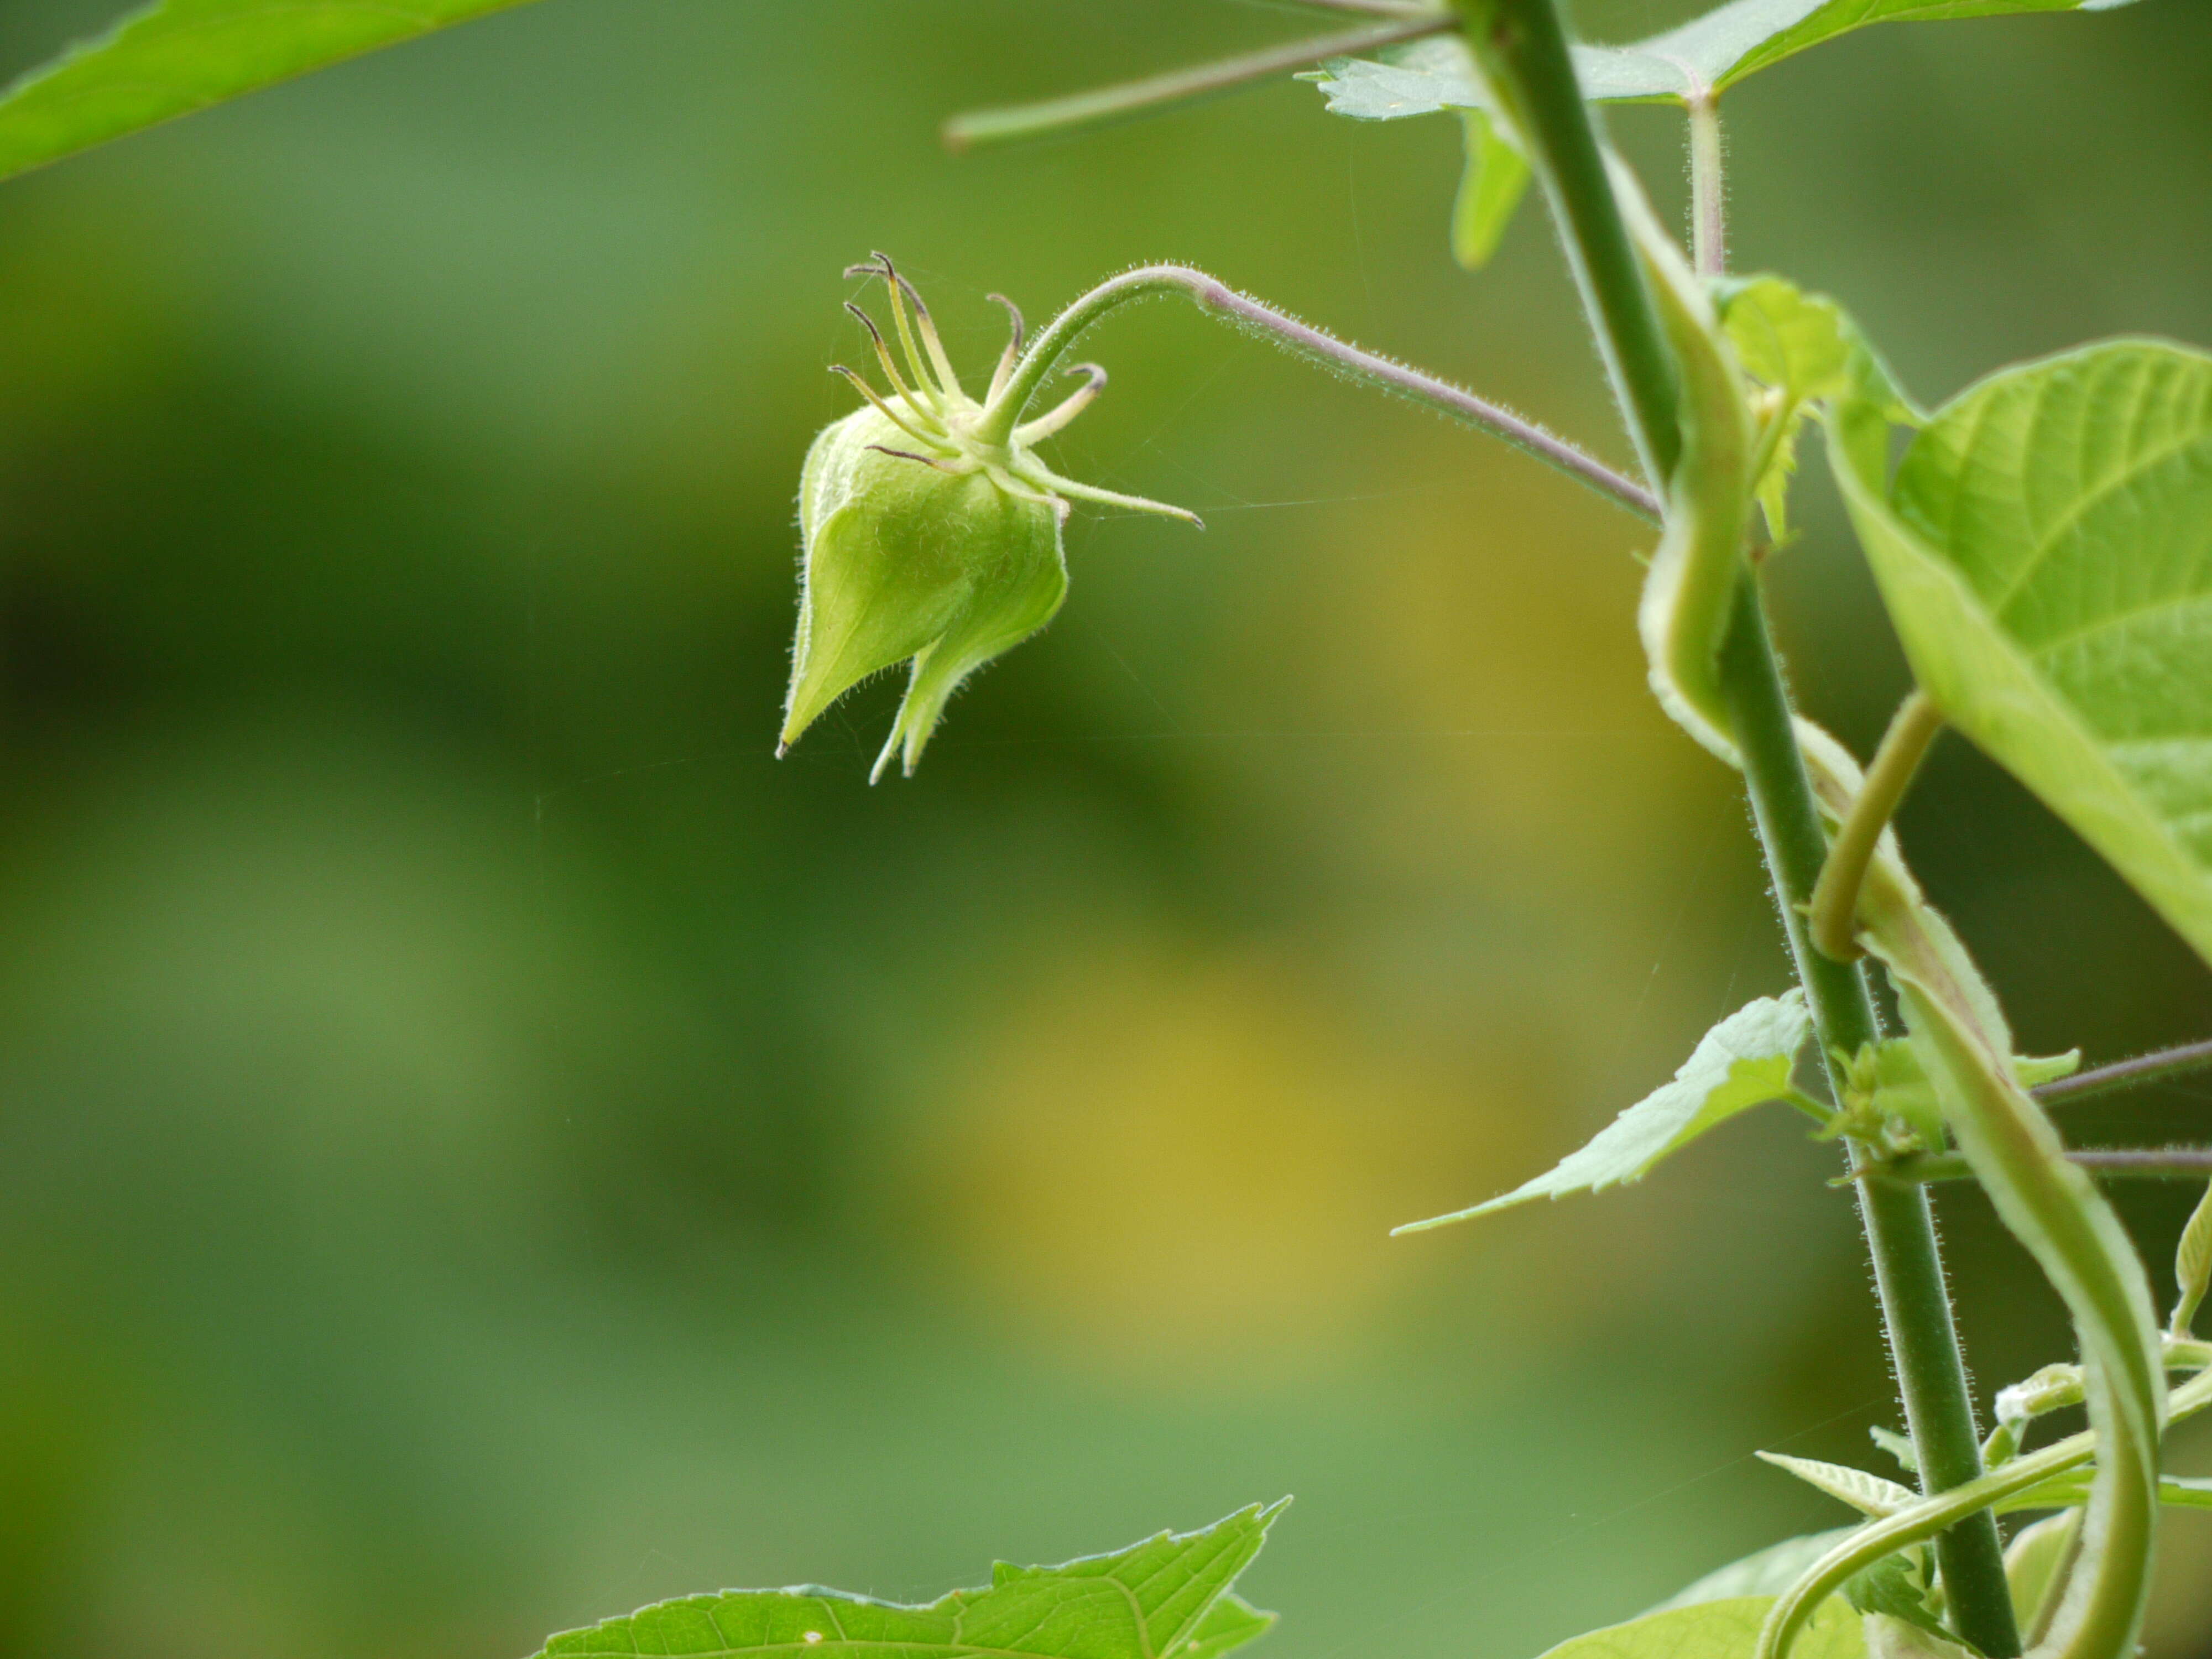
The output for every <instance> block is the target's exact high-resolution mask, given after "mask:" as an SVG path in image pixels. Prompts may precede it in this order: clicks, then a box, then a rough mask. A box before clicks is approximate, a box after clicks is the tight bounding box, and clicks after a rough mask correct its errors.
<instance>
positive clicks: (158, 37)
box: [0, 0, 520, 179]
mask: <svg viewBox="0 0 2212 1659" xmlns="http://www.w3.org/2000/svg"><path fill="white" fill-rule="evenodd" d="M519 3H520V0H404V3H399V4H395V3H392V0H159V3H156V4H154V5H150V6H148V7H146V8H145V9H143V10H141V11H135V12H132V13H131V14H130V15H127V16H125V18H124V19H123V20H122V21H120V22H118V23H117V24H116V25H115V26H114V27H112V29H110V30H109V31H108V32H107V33H105V34H102V35H100V36H97V37H95V38H94V39H92V40H84V41H81V42H79V43H78V44H77V45H76V46H72V47H70V49H69V50H68V51H67V52H64V53H63V54H62V55H61V56H60V57H59V58H56V59H55V60H54V61H53V62H52V63H51V64H46V66H45V67H44V68H41V69H37V70H32V71H31V72H30V73H29V74H28V75H26V76H23V77H22V78H21V79H20V80H18V81H17V82H15V84H14V85H13V86H11V87H9V88H8V89H7V90H6V91H5V92H4V93H0V179H9V178H13V177H14V176H15V174H17V173H27V172H28V171H29V170H30V169H31V168H33V167H44V166H45V165H46V163H47V162H49V161H59V160H60V159H61V158H62V157H64V155H74V154H75V153H76V151H78V150H81V149H90V148H91V147H92V146H93V145H94V144H99V143H106V141H107V140H108V139H110V138H120V137H123V136H124V135H125V133H130V132H136V131H138V130H139V129H140V128H141V127H150V126H153V125H155V124H156V123H157V122H161V121H167V120H169V119H171V118H173V117H176V116H179V115H189V114H191V112H193V111H195V110H201V109H205V108H207V107H208V106H210V105H211V104H220V103H222V102H223V101H224V100H226V99H230V98H236V97H238V96H239V95H240V94H243V93H248V92H255V91H258V90H259V89H260V88H263V87H266V86H270V85H273V84H274V83H275V82H279V81H287V80H289V79H290V78H291V77H292V76H295V75H305V74H307V72H308V71H309V70H319V69H323V68H326V67H327V66H329V65H330V64H336V63H339V62H342V61H343V60H344V59H346V58H355V57H358V56H359V55H360V54H362V52H374V51H375V50H376V49H377V48H378V47H379V46H397V45H398V43H399V42H401V41H403V40H414V39H415V38H416V36H417V35H422V34H428V33H430V32H431V31H433V30H434V29H441V28H444V27H447V26H448V25H449V24H453V23H464V22H466V21H469V20H470V19H471V18H472V17H481V16H483V15H485V14H486V13H488V12H495V11H499V10H501V9H505V8H506V7H508V6H512V5H516V4H519Z"/></svg>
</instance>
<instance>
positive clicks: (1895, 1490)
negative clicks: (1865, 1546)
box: [1758, 1451, 1920, 1612]
mask: <svg viewBox="0 0 2212 1659" xmlns="http://www.w3.org/2000/svg"><path fill="white" fill-rule="evenodd" d="M1758 1456H1759V1461H1760V1462H1763V1463H1771V1464H1773V1465H1774V1467H1775V1468H1778V1469H1784V1470H1786V1471H1788V1472H1789V1473H1790V1474H1794V1475H1796V1477H1797V1478H1798V1479H1799V1480H1802V1481H1804V1482H1806V1483H1807V1484H1808V1485H1809V1486H1818V1487H1819V1488H1820V1490H1821V1491H1822V1492H1826V1493H1827V1494H1828V1496H1829V1497H1831V1498H1839V1499H1841V1500H1842V1501H1843V1502H1844V1503H1846V1504H1850V1506H1851V1507H1852V1508H1853V1509H1855V1510H1857V1511H1858V1512H1859V1513H1860V1514H1861V1515H1866V1516H1873V1517H1874V1519H1875V1520H1877V1521H1879V1520H1881V1519H1882V1518H1883V1517H1884V1516H1891V1515H1894V1514H1896V1513H1897V1512H1898V1510H1901V1509H1904V1508H1905V1506H1906V1505H1908V1504H1912V1503H1914V1502H1916V1501H1917V1499H1918V1498H1919V1496H1920V1494H1919V1493H1918V1492H1915V1491H1913V1490H1912V1488H1911V1487H1910V1486H1899V1485H1898V1484H1897V1482H1896V1481H1894V1480H1884V1479H1883V1478H1882V1477H1881V1476H1880V1475H1878V1474H1868V1473H1867V1471H1866V1470H1864V1469H1855V1468H1851V1467H1850V1465H1849V1464H1847V1463H1820V1462H1814V1460H1813V1459H1811V1458H1809V1457H1784V1455H1782V1454H1781V1453H1779V1452H1764V1451H1763V1452H1760V1453H1759V1454H1758ZM1861 1611H1862V1612H1864V1611H1867V1609H1864V1608H1862V1609H1861ZM1881 1611H1884V1612H1887V1611H1889V1609H1887V1608H1883V1609H1881Z"/></svg>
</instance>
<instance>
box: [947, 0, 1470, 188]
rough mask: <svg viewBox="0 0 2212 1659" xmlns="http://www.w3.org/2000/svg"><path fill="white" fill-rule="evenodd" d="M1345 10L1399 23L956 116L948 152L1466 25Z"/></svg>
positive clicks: (1063, 128) (1444, 16)
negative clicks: (1112, 84) (1379, 16)
mask: <svg viewBox="0 0 2212 1659" xmlns="http://www.w3.org/2000/svg"><path fill="white" fill-rule="evenodd" d="M1342 9H1346V10H1357V11H1361V12H1370V11H1371V12H1373V13H1375V14H1376V15H1381V16H1386V17H1389V18H1392V19H1394V20H1395V21H1391V22H1388V23H1370V24H1369V25H1367V26H1366V27H1364V28H1357V29H1346V30H1344V31H1342V32H1341V33H1336V34H1323V35H1316V36H1313V37H1310V38H1309V39H1307V40H1293V41H1291V42H1289V43H1287V44H1286V45H1284V46H1269V47H1267V48H1265V49H1264V50H1262V51H1260V52H1244V53H1243V54H1241V55H1239V56H1237V57H1235V58H1221V59H1218V61H1216V62H1214V63H1211V64H1198V65H1196V66H1194V67H1193V68H1190V69H1180V70H1169V71H1168V72H1167V73H1166V74H1164V75H1153V76H1146V78H1144V79H1143V80H1141V81H1125V82H1120V83H1118V84H1116V85H1114V86H1110V87H1094V88H1091V90H1090V91H1088V92H1078V93H1072V94H1069V95H1068V96H1066V97H1064V98H1048V99H1046V100H1043V101H1042V102H1039V103H1034V104H1016V105H1013V106H1010V107H1007V108H1005V109H987V110H975V111H971V112H969V113H967V114H965V115H956V116H954V117H953V118H951V120H949V121H947V122H946V123H945V126H944V129H943V131H942V134H941V136H942V137H943V138H944V141H945V148H946V149H949V150H951V151H952V152H953V154H955V155H966V154H967V153H968V152H969V151H970V150H974V149H982V148H984V147H985V146H987V145H991V144H1011V143H1019V142H1020V141H1022V140H1023V139H1025V138H1042V137H1047V136H1048V135H1050V134H1054V133H1063V132H1072V131H1076V130H1078V129H1079V128H1082V127H1094V126H1102V125H1106V124H1107V123H1109V122H1113V121H1126V120H1128V119H1130V118H1133V117H1135V116H1139V115H1143V114H1146V113H1148V112H1152V111H1154V110H1160V109H1165V108H1167V107H1169V106H1172V105H1176V104H1188V103H1191V102H1194V101H1195V100H1198V99H1201V98H1211V97H1213V96H1215V95H1216V94H1220V93H1225V92H1233V91H1234V90H1236V89H1237V88H1239V87H1243V86H1249V85H1250V84H1251V83H1252V82H1255V81H1266V80H1271V79H1273V77H1274V76H1278V75H1288V74H1290V73H1291V72H1292V71H1293V70H1302V69H1310V68H1311V67H1312V66H1313V65H1314V64H1320V63H1325V62H1327V61H1328V59H1329V58H1357V57H1358V56H1360V55H1361V54H1362V53H1364V52H1375V51H1378V50H1380V49H1381V48H1382V47H1384V46H1398V45H1401V43H1403V42H1405V41H1407V40H1424V39H1425V38H1426V37H1428V36H1429V35H1431V34H1447V33H1450V32H1451V31H1452V30H1454V29H1455V28H1457V27H1459V20H1458V19H1457V18H1455V17H1454V16H1453V15H1451V14H1450V13H1449V12H1433V11H1429V10H1427V9H1421V10H1419V11H1409V10H1407V9H1402V8H1399V7H1395V6H1389V7H1383V6H1350V7H1345V8H1342Z"/></svg>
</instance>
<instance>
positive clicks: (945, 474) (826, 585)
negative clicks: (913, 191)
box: [776, 255, 1197, 781]
mask: <svg viewBox="0 0 2212 1659" xmlns="http://www.w3.org/2000/svg"><path fill="white" fill-rule="evenodd" d="M877 257H878V261H879V263H878V264H874V265H866V266H859V267H856V268H855V270H854V272H853V273H848V274H861V273H865V274H867V275H872V276H882V277H884V279H885V280H886V282H887V283H888V284H889V286H890V295H891V309H892V314H893V316H894V318H895V319H896V323H897V329H898V336H899V343H900V344H901V346H902V349H903V355H904V357H905V361H906V367H907V369H908V373H909V374H911V376H912V380H911V382H909V380H908V377H907V376H906V375H902V374H900V372H899V368H898V365H897V363H896V362H895V361H894V360H893V358H892V356H891V352H890V347H889V346H888V345H887V344H886V343H885V342H884V338H883V336H882V334H881V333H880V332H879V331H878V330H877V328H876V326H875V325H874V324H873V322H872V321H871V320H870V319H868V316H867V314H866V313H865V312H863V311H861V310H860V308H859V307H848V309H849V310H851V311H852V312H853V313H854V315H855V316H856V317H858V318H859V319H860V321H861V323H862V325H864V326H865V327H866V329H867V331H868V334H869V337H870V338H871V339H872V341H873V342H874V344H875V348H876V356H877V359H878V362H880V363H881V365H882V367H883V369H884V374H885V376H886V377H887V378H888V379H889V380H890V384H891V387H892V394H891V396H890V397H889V398H884V397H881V396H879V395H878V393H877V392H875V391H874V389H873V388H872V387H871V386H868V384H867V383H866V381H865V380H861V378H860V376H859V375H857V374H854V373H853V372H852V371H851V370H850V369H848V368H842V366H841V367H839V368H836V369H835V370H834V372H835V373H837V374H843V375H844V376H845V377H846V378H847V379H848V380H851V381H852V382H853V383H854V386H857V387H858V388H859V389H860V392H861V394H862V395H863V396H864V397H865V398H866V399H867V406H866V407H864V408H861V409H857V410H854V411H853V413H851V414H850V415H848V416H845V417H844V418H843V419H842V420H840V421H837V422H834V423H833V424H832V425H830V426H829V428H827V429H826V430H825V431H823V433H822V435H820V436H819V437H817V438H816V439H815V441H814V445H813V447H812V448H811V449H810V450H809V451H808V452H807V455H806V465H805V470H804V471H803V472H802V473H801V475H800V478H799V541H800V545H801V549H802V554H803V558H802V565H801V569H800V576H799V635H798V639H797V641H796V643H795V645H794V646H793V652H792V665H791V691H790V695H789V696H788V697H787V700H786V702H785V708H784V724H783V735H782V739H781V743H780V744H779V746H778V748H777V750H776V752H777V753H778V754H781V753H782V752H783V751H784V750H785V749H787V748H788V747H789V746H790V745H791V744H793V743H794V742H796V741H797V740H798V738H799V734H800V733H801V732H804V731H805V729H806V728H807V727H808V726H811V725H812V724H813V722H814V721H815V720H817V718H818V717H819V716H820V715H821V714H822V713H823V711H824V710H825V709H827V708H829V706H830V705H831V704H832V703H834V702H836V701H837V699H838V698H839V697H841V696H843V695H844V694H845V693H846V692H847V691H848V690H851V689H852V688H853V687H854V685H857V684H859V683H860V681H862V680H864V679H866V678H868V677H869V676H870V675H871V674H875V673H878V672H880V671H883V670H884V669H886V668H890V667H892V666H894V665H896V664H899V663H902V662H908V661H911V663H912V665H913V666H912V670H911V672H910V675H909V678H908V683H907V691H906V696H905V698H904V700H903V701H902V702H901V703H900V704H899V711H898V718H897V719H896V721H895V722H894V723H893V725H892V727H891V734H890V741H888V742H887V743H886V744H884V750H883V753H882V755H881V756H880V757H878V759H877V761H876V765H875V770H874V772H873V773H872V775H871V781H873V779H874V778H877V777H880V776H882V775H883V772H884V768H885V767H886V766H888V765H889V764H890V761H891V757H892V756H894V755H898V756H900V757H901V758H902V764H903V766H904V768H905V770H906V771H907V773H908V775H912V774H913V771H914V769H915V763H916V762H917V761H919V760H920V759H921V751H922V749H923V747H924V746H925V745H926V744H927V743H928V742H929V738H930V734H931V733H932V732H934V731H935V730H936V728H937V723H938V721H939V720H940V719H941V718H942V717H943V715H944V713H945V702H946V701H947V699H949V698H950V697H951V695H952V693H953V692H954V691H955V690H957V689H958V687H959V684H960V683H961V681H962V680H963V679H965V678H967V677H968V676H969V674H971V673H973V672H974V671H975V670H976V669H978V668H981V666H982V665H984V664H985V663H987V662H989V661H990V660H991V659H993V658H994V657H997V656H1000V655H1001V654H1002V653H1005V652H1006V651H1008V650H1011V649H1012V647H1015V646H1017V645H1018V644H1020V643H1021V642H1022V641H1024V640H1025V639H1027V638H1028V637H1029V636H1030V635H1032V634H1034V633H1036V631H1037V630H1038V629H1041V628H1042V627H1043V626H1044V625H1045V624H1046V623H1048V622H1050V621H1051V620H1052V618H1053V616H1054V613H1055V612H1056V611H1059V609H1060V601H1061V600H1062V599H1064V598H1066V593H1067V563H1066V556H1065V554H1064V552H1063V550H1062V548H1061V544H1060V526H1061V525H1062V524H1063V523H1065V522H1066V518H1067V513H1068V508H1069V502H1070V501H1071V500H1078V501H1096V502H1100V503H1103V504H1104V505H1108V506H1114V507H1132V508H1135V509H1137V510H1139V511H1143V512H1151V513H1166V514H1169V515H1170V516H1172V517H1176V518H1181V519H1185V520H1189V521H1190V522H1191V523H1194V524H1195V523H1196V522H1197V519H1196V518H1195V516H1194V515H1193V514H1191V513H1185V512H1183V511H1182V509H1181V508H1179V507H1166V506H1164V505H1162V504H1161V503H1159V502H1157V501H1145V500H1142V499H1140V498H1139V497H1136V496H1130V495H1117V494H1115V493H1114V492H1112V491H1109V490H1103V489H1092V488H1091V487H1090V486H1088V485H1085V484H1079V483H1074V482H1073V480H1070V479H1066V478H1062V477H1059V476H1058V475H1057V474H1055V473H1054V472H1053V471H1050V470H1049V469H1048V468H1047V467H1046V466H1045V465H1044V464H1043V463H1042V461H1040V460H1039V459H1037V457H1036V453H1035V450H1034V448H1033V446H1034V445H1035V444H1036V443H1037V442H1039V441H1042V439H1043V438H1045V437H1048V436H1049V435H1051V434H1053V433H1054V432H1057V431H1059V430H1060V428H1061V427H1063V426H1065V425H1066V424H1067V422H1069V421H1071V420H1073V419H1074V417H1075V416H1076V415H1078V414H1079V413H1080V412H1081V410H1083V408H1084V406H1085V404H1088V403H1089V402H1090V401H1091V398H1094V397H1096V396H1097V393H1098V390H1099V388H1100V387H1101V386H1103V385H1104V384H1105V380H1106V375H1105V372H1104V371H1103V369H1100V368H1096V367H1095V366H1091V365H1085V366H1083V368H1081V369H1080V370H1079V372H1080V373H1083V374H1085V375H1086V376H1087V380H1086V383H1085V386H1083V388H1082V389H1081V390H1079V392H1076V393H1075V395H1074V396H1073V397H1072V398H1069V399H1068V400H1067V401H1066V403H1065V404H1061V405H1060V407H1059V408H1058V409H1055V410H1053V411H1052V412H1051V413H1049V414H1047V415H1044V416H1041V417H1039V418H1038V419H1036V420H1034V421H1030V422H1027V423H1026V424H1023V423H1020V416H1021V414H1022V410H1021V409H1020V408H1019V407H1018V406H1016V399H1017V398H1020V397H1021V396H1022V395H1023V394H1022V392H1021V391H1020V389H1019V388H1020V386H1032V387H1033V386H1035V385H1036V382H1037V380H1039V379H1040V378H1041V376H1040V375H1039V374H1037V373H1036V369H1037V368H1038V367H1040V366H1039V365H1034V364H1031V365H1025V364H1024V362H1023V354H1022V347H1023V338H1022V323H1021V316H1020V313H1018V312H1017V313H1015V314H1014V336H1013V339H1012V343H1009V344H1008V346H1007V347H1006V354H1005V356H1003V357H1002V358H1001V359H1000V363H999V367H998V371H997V373H996V374H994V376H993V379H992V381H991V387H990V391H989V392H988V393H987V396H986V398H984V400H983V401H982V402H981V403H978V402H977V401H976V400H975V399H974V398H970V397H969V395H968V394H967V393H966V392H964V391H963V389H962V387H961V385H960V382H959V380H958V377H957V375H955V374H954V373H953V370H952V365H951V362H950V361H949V360H948V359H947V358H946V356H945V348H944V345H943V343H942V342H941V341H940V340H939V337H938V334H937V330H936V328H935V326H934V325H933V323H932V321H931V319H930V315H929V312H928V309H927V307H925V306H923V304H922V302H921V295H918V294H916V293H915V291H914V290H913V289H912V288H911V287H910V286H909V285H908V283H906V281H905V279H904V278H903V277H902V276H899V275H898V273H897V271H896V270H895V269H893V267H892V266H891V264H890V260H888V259H886V258H883V256H881V255H878V256H877ZM909 303H910V304H911V305H912V307H913V312H914V315H913V317H912V319H909V318H908V310H907V307H908V304H909ZM1002 303H1004V302H1002ZM1007 309H1008V310H1009V311H1012V309H1013V307H1012V305H1011V304H1008V305H1007ZM917 336H918V337H919V339H920V342H921V344H920V346H919V347H917V344H916V339H917ZM1043 367H1047V368H1048V367H1049V366H1048V365H1044V366H1043ZM1021 368H1028V369H1029V370H1030V372H1029V373H1027V374H1022V375H1021V376H1020V377H1019V379H1018V380H1017V374H1016V371H1017V370H1018V369H1021Z"/></svg>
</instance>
